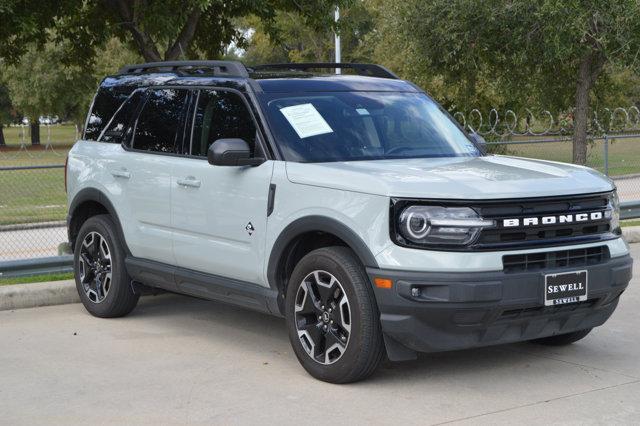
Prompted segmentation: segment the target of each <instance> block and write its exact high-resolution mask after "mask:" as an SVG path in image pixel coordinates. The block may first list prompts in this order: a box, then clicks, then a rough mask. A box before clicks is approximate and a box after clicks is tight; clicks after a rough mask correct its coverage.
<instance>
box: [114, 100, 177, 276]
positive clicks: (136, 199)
mask: <svg viewBox="0 0 640 426" xmlns="http://www.w3.org/2000/svg"><path fill="white" fill-rule="evenodd" d="M188 99H189V91H187V90H180V89H150V90H149V91H148V95H147V97H146V101H145V103H144V106H143V107H142V110H141V112H140V114H139V116H138V118H137V120H136V122H135V125H134V126H133V141H132V143H131V150H129V151H127V152H126V153H125V155H123V160H122V164H121V165H120V166H119V169H117V170H112V171H111V172H112V174H114V173H115V174H116V175H118V177H117V178H116V179H118V180H120V181H127V183H126V186H127V195H126V197H127V200H128V204H129V206H130V208H131V212H130V214H129V218H132V221H133V223H132V224H131V226H130V229H129V230H128V231H127V234H128V235H127V242H128V244H129V249H130V250H131V253H132V254H133V255H134V256H136V257H140V258H144V259H149V260H155V261H158V262H163V263H168V264H172V265H175V257H174V256H173V248H172V237H173V231H172V229H171V168H172V166H173V162H174V160H175V158H176V157H175V156H173V155H166V154H177V153H178V152H179V150H180V149H181V147H182V142H183V134H184V117H185V111H186V107H187V103H188ZM127 176H128V177H127Z"/></svg>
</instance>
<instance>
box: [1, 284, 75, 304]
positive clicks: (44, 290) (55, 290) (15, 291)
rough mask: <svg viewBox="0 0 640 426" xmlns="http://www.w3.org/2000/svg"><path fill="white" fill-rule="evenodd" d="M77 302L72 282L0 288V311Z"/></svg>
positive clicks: (16, 285) (15, 285)
mask: <svg viewBox="0 0 640 426" xmlns="http://www.w3.org/2000/svg"><path fill="white" fill-rule="evenodd" d="M78 302H80V297H79V296H78V292H77V290H76V284H75V281H74V280H65V281H52V282H45V283H32V284H13V285H5V286H0V311H8V310H12V309H24V308H35V307H38V306H49V305H66V304H68V303H78Z"/></svg>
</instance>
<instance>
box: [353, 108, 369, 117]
mask: <svg viewBox="0 0 640 426" xmlns="http://www.w3.org/2000/svg"><path fill="white" fill-rule="evenodd" d="M356 112H357V113H358V114H360V115H369V111H367V109H366V108H356Z"/></svg>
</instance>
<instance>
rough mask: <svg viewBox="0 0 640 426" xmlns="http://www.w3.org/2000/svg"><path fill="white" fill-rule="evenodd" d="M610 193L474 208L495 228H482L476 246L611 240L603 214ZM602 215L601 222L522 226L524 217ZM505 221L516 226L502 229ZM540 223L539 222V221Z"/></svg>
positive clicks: (480, 205) (559, 243)
mask: <svg viewBox="0 0 640 426" xmlns="http://www.w3.org/2000/svg"><path fill="white" fill-rule="evenodd" d="M609 208H610V207H609V194H607V193H603V194H595V195H583V196H573V197H562V198H558V197H555V198H547V199H525V200H513V201H511V200H507V201H502V202H487V203H481V204H479V205H477V206H474V209H476V211H478V213H480V215H481V216H482V217H483V218H485V219H494V220H495V221H496V223H497V225H498V226H497V227H496V228H490V229H485V230H483V231H482V233H481V234H480V237H479V239H478V241H477V243H476V247H477V248H479V249H501V248H504V249H506V248H518V247H536V246H537V247H541V246H545V245H546V246H550V245H561V244H567V243H580V242H589V241H599V240H602V239H604V238H603V237H607V236H608V237H613V234H612V233H611V229H610V226H609V219H608V218H607V217H605V216H606V215H605V214H604V212H605V211H607V210H608V209H609ZM593 212H602V213H603V214H602V219H599V220H591V218H590V220H588V221H584V222H578V221H573V222H571V223H556V224H552V225H551V224H542V223H539V224H536V225H529V226H524V225H523V222H524V218H542V217H545V216H560V215H572V216H573V217H575V215H578V214H581V213H586V214H590V213H593ZM504 219H519V225H518V226H513V227H507V226H504V224H503V220H504ZM540 221H541V219H540Z"/></svg>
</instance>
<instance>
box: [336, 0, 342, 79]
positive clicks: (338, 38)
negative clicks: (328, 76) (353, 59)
mask: <svg viewBox="0 0 640 426" xmlns="http://www.w3.org/2000/svg"><path fill="white" fill-rule="evenodd" d="M334 18H335V22H336V24H337V23H338V21H339V20H340V8H339V7H338V6H336V11H335V14H334ZM334 38H335V44H336V59H335V60H336V63H340V62H341V61H342V57H341V56H342V55H341V52H340V34H338V32H337V30H336V32H335V33H334ZM336 74H342V70H341V69H340V68H336Z"/></svg>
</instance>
